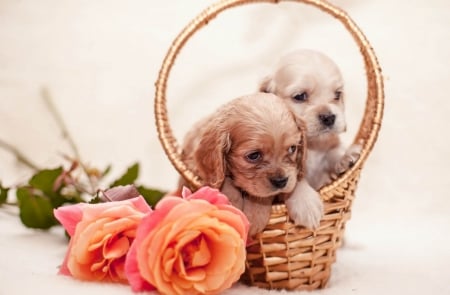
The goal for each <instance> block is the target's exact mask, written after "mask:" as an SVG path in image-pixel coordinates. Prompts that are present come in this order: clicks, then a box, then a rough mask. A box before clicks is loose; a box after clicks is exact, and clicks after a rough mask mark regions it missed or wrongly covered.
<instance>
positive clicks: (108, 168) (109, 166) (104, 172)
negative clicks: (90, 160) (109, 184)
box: [102, 165, 111, 177]
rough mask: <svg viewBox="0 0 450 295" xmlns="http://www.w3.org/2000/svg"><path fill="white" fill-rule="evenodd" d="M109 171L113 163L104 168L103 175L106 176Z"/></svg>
mask: <svg viewBox="0 0 450 295" xmlns="http://www.w3.org/2000/svg"><path fill="white" fill-rule="evenodd" d="M109 172H111V165H108V167H106V168H105V170H103V172H102V177H105V176H106V175H108V174H109Z"/></svg>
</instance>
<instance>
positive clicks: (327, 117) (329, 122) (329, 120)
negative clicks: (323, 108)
mask: <svg viewBox="0 0 450 295" xmlns="http://www.w3.org/2000/svg"><path fill="white" fill-rule="evenodd" d="M319 120H320V122H321V123H322V124H323V125H325V126H327V127H331V126H333V124H334V121H336V115H335V114H331V113H328V114H320V115H319Z"/></svg>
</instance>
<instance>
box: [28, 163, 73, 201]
mask: <svg viewBox="0 0 450 295" xmlns="http://www.w3.org/2000/svg"><path fill="white" fill-rule="evenodd" d="M62 173H63V168H62V167H59V168H56V169H44V170H40V171H38V172H37V173H36V174H35V175H33V177H31V179H30V181H29V182H28V183H29V184H30V186H32V187H33V188H35V189H38V190H40V191H42V193H43V194H44V195H45V196H47V197H48V198H49V199H50V201H51V204H52V207H53V208H58V207H59V206H61V205H62V204H64V203H67V202H68V203H76V200H77V199H76V198H75V199H73V198H72V197H70V196H68V197H65V196H63V195H61V187H60V188H58V190H56V191H54V190H53V188H54V185H55V181H56V179H57V178H58V177H59V176H60V175H61V174H62Z"/></svg>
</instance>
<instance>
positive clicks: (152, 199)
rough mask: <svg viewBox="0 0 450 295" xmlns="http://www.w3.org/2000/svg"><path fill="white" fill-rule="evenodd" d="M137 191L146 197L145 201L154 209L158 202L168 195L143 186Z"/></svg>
mask: <svg viewBox="0 0 450 295" xmlns="http://www.w3.org/2000/svg"><path fill="white" fill-rule="evenodd" d="M137 190H138V191H139V193H140V194H141V195H142V196H143V197H144V199H145V201H146V202H147V203H148V204H149V205H150V206H152V207H154V206H155V205H156V203H158V201H159V200H161V198H162V197H163V196H164V195H165V194H166V193H165V192H162V191H159V190H156V189H151V188H146V187H143V186H142V185H141V186H138V187H137Z"/></svg>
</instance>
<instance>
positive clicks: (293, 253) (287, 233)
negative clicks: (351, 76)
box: [155, 0, 384, 290]
mask: <svg viewBox="0 0 450 295" xmlns="http://www.w3.org/2000/svg"><path fill="white" fill-rule="evenodd" d="M260 2H269V3H275V4H276V3H278V2H283V0H265V1H264V0H224V1H220V2H218V3H216V4H213V5H212V6H210V7H208V8H206V9H205V10H204V11H203V12H201V13H200V14H199V15H198V16H197V17H196V18H194V19H193V20H192V21H191V22H190V23H189V24H188V25H187V26H186V27H185V28H184V29H183V31H182V32H181V33H180V34H179V35H178V37H177V38H176V39H175V40H174V41H173V43H172V46H171V47H170V49H169V51H168V52H167V54H166V57H165V59H164V62H163V64H162V67H161V69H160V73H159V77H158V80H157V82H156V97H155V116H156V125H157V130H158V133H159V139H160V141H161V143H162V145H163V148H164V150H165V152H166V154H167V156H168V158H169V159H170V161H171V162H172V164H173V165H174V166H175V168H176V169H177V171H178V172H179V173H180V174H181V175H182V176H183V177H184V178H185V179H186V180H187V181H188V182H190V183H191V185H192V187H194V188H198V187H200V186H201V185H202V182H201V180H200V179H199V178H198V177H197V176H196V175H194V174H193V173H192V171H190V170H189V169H188V168H187V167H186V165H185V164H184V163H183V161H181V159H180V154H179V147H178V144H177V141H176V139H175V137H174V136H173V133H172V130H171V128H170V125H169V121H168V117H167V108H166V87H167V79H168V77H169V74H170V70H171V68H172V66H173V64H174V61H175V59H176V57H177V55H178V53H179V52H180V50H181V48H182V47H183V46H184V45H185V43H186V42H187V41H188V40H189V38H190V37H191V36H192V35H194V33H195V32H196V31H197V30H199V29H201V28H202V27H204V26H205V25H207V24H208V23H209V22H210V21H211V20H212V19H213V18H215V17H216V16H217V15H218V14H219V13H221V12H222V11H224V10H227V9H230V8H233V7H237V6H241V5H244V4H253V3H260ZM286 2H287V1H286ZM290 2H298V3H304V4H308V5H311V6H314V7H316V8H318V9H320V10H322V11H324V12H326V13H328V14H329V15H331V16H333V17H334V18H336V19H337V20H339V21H340V22H341V23H342V24H343V25H344V26H345V28H346V29H347V31H348V32H349V33H350V34H351V35H352V37H353V39H354V41H355V42H356V44H357V45H358V47H359V49H360V53H361V55H362V57H363V60H364V65H365V69H366V76H367V88H368V89H367V100H366V107H365V111H364V116H363V119H362V121H361V124H360V127H359V131H358V133H357V135H356V137H355V139H354V142H360V141H363V142H364V144H363V149H362V153H361V157H360V159H359V160H358V161H357V162H356V163H355V165H354V166H353V167H352V168H351V169H350V170H348V171H347V172H346V173H345V174H344V175H342V176H340V177H339V178H338V179H337V180H335V181H334V182H333V183H331V184H329V185H327V186H326V187H323V188H322V189H321V190H320V195H321V197H322V199H323V202H324V205H325V215H324V217H323V219H322V221H321V223H320V227H319V228H318V229H317V230H315V231H310V230H307V229H305V228H303V227H296V226H294V225H293V224H292V223H291V222H290V221H289V218H288V217H287V213H286V208H285V206H284V205H273V206H272V214H271V217H270V221H269V224H268V225H267V227H266V228H265V230H264V231H263V232H262V233H260V234H259V235H258V236H257V237H256V238H255V240H254V243H253V244H251V245H250V246H249V247H248V248H247V258H246V271H245V274H244V275H243V280H244V281H245V282H246V283H248V284H250V285H253V286H259V287H262V288H267V289H289V290H314V289H317V288H323V287H324V286H325V285H326V284H327V282H328V280H329V278H330V273H331V265H332V264H333V262H334V261H335V260H336V250H337V249H338V247H339V246H340V245H341V243H342V238H343V233H344V229H345V223H346V221H347V220H349V218H350V214H351V205H352V202H353V199H354V192H355V189H356V186H357V182H358V179H359V176H360V172H361V169H362V167H363V164H364V162H365V161H366V159H367V157H368V155H369V153H370V152H371V150H372V147H373V145H374V143H375V141H376V139H377V135H378V131H379V128H380V124H381V119H382V114H383V103H384V93H383V80H382V75H381V69H380V67H379V65H378V62H377V58H376V56H375V53H374V51H373V49H372V48H371V46H370V44H369V42H368V41H367V39H366V37H365V36H364V34H363V33H362V32H361V30H360V29H359V28H358V27H357V25H356V24H355V23H354V22H353V21H352V19H351V18H350V17H349V16H348V15H347V13H346V12H345V11H343V10H342V9H340V8H338V7H336V6H334V5H332V4H330V3H328V2H326V1H322V0H291V1H290Z"/></svg>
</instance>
